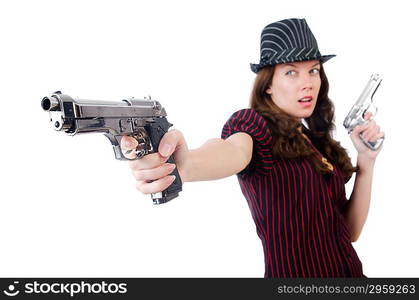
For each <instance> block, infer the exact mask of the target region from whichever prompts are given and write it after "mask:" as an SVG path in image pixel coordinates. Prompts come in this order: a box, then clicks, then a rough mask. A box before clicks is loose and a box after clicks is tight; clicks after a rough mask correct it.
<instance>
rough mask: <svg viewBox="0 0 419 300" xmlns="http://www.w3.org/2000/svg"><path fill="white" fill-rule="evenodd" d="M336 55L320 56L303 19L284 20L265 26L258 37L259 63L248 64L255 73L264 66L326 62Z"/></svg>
mask: <svg viewBox="0 0 419 300" xmlns="http://www.w3.org/2000/svg"><path fill="white" fill-rule="evenodd" d="M334 56H336V55H321V54H320V51H319V47H318V46H317V41H316V38H315V37H314V35H313V33H312V32H311V30H310V28H309V27H308V25H307V22H306V20H305V19H285V20H281V21H278V22H275V23H271V24H269V25H267V26H266V27H265V28H263V30H262V34H261V37H260V62H259V64H252V63H251V64H250V68H251V70H252V71H253V72H255V73H257V72H259V70H260V69H262V68H264V67H266V66H273V65H276V64H281V63H290V62H297V61H306V60H320V61H321V62H326V61H328V60H329V59H331V58H332V57H334Z"/></svg>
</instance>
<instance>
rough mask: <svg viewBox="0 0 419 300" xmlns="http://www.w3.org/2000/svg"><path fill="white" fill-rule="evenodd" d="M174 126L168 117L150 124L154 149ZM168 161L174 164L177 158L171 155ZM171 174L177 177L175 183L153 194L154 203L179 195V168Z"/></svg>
mask: <svg viewBox="0 0 419 300" xmlns="http://www.w3.org/2000/svg"><path fill="white" fill-rule="evenodd" d="M170 126H172V124H170V123H169V122H168V121H167V119H166V118H157V119H156V120H155V122H153V123H150V124H149V125H148V133H149V137H150V140H151V144H152V146H153V149H155V151H157V149H158V148H159V144H160V141H161V139H162V138H163V136H164V135H165V133H166V132H167V131H168V130H169V127H170ZM167 162H169V163H172V164H174V163H175V160H174V158H173V155H171V156H170V157H169V159H168V160H167ZM171 175H175V176H176V179H175V181H173V183H172V184H171V185H170V186H169V187H168V188H167V189H165V190H164V191H162V192H161V193H155V194H151V199H152V200H153V204H163V203H166V202H168V201H170V200H172V199H174V198H176V197H177V196H178V195H179V192H180V191H182V180H181V178H180V175H179V172H178V170H177V168H175V169H174V170H173V172H172V173H171Z"/></svg>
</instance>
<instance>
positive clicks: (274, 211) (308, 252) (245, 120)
mask: <svg viewBox="0 0 419 300" xmlns="http://www.w3.org/2000/svg"><path fill="white" fill-rule="evenodd" d="M237 132H245V133H247V134H249V135H250V136H251V137H252V139H253V145H254V146H253V157H252V160H251V162H250V163H249V165H248V166H247V167H246V168H245V169H244V170H242V171H241V172H240V173H238V174H237V178H238V181H239V184H240V187H241V190H242V192H243V195H244V196H245V198H246V200H247V202H248V205H249V208H250V211H251V214H252V217H253V220H254V222H255V225H256V232H257V234H258V236H259V237H260V239H261V241H262V245H263V250H264V257H265V277H366V276H365V275H363V271H362V264H361V262H360V260H359V258H358V256H357V254H356V252H355V249H354V248H353V247H352V243H351V240H350V235H349V231H348V228H347V226H346V224H345V221H344V218H343V216H342V213H341V210H342V207H343V205H344V204H345V202H346V201H347V199H346V195H345V180H344V176H343V173H342V172H341V171H340V170H339V168H337V167H336V165H333V172H331V173H330V174H326V175H322V174H320V173H318V172H317V171H316V170H315V168H314V166H312V164H311V163H310V162H309V161H308V160H306V159H282V158H281V159H276V158H274V157H273V155H272V136H271V134H270V132H269V128H268V125H267V122H266V121H265V119H264V118H263V117H262V116H261V115H259V114H258V113H257V112H256V111H255V110H253V109H242V110H239V111H237V112H235V113H234V114H233V115H232V116H231V117H230V118H229V120H228V121H227V122H226V124H225V125H224V127H223V129H222V134H221V137H222V138H223V139H226V138H227V137H229V136H230V135H232V134H234V133H237ZM309 144H310V145H311V147H314V146H313V145H312V144H311V143H309ZM315 150H316V151H317V149H315Z"/></svg>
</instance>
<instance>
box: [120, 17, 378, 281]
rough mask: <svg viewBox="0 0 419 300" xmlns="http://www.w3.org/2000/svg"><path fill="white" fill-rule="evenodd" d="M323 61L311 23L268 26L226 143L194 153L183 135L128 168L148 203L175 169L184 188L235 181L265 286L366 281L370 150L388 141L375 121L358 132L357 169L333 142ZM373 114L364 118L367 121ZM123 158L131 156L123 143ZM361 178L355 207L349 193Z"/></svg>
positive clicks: (129, 142) (129, 144) (128, 142)
mask: <svg viewBox="0 0 419 300" xmlns="http://www.w3.org/2000/svg"><path fill="white" fill-rule="evenodd" d="M333 56H334V55H327V56H322V55H321V54H320V51H319V50H318V46H317V42H316V39H315V37H314V35H313V34H312V33H311V30H310V28H309V27H308V25H307V23H306V21H305V19H286V20H282V21H278V22H275V23H272V24H269V25H267V26H266V27H265V28H264V29H263V31H262V35H261V59H260V63H259V64H251V69H252V71H254V72H255V73H257V76H256V79H255V83H254V87H253V91H252V95H251V101H250V108H248V109H242V110H240V111H238V112H235V113H234V114H233V115H232V116H231V117H230V119H229V120H228V121H227V123H226V124H225V125H224V127H223V130H222V138H221V139H210V140H208V141H207V142H206V143H205V144H204V145H203V146H201V147H200V148H198V149H194V150H188V147H187V145H186V141H185V139H184V138H183V136H182V133H181V132H179V131H178V130H172V131H169V132H168V133H166V134H165V136H164V137H163V139H162V141H161V143H160V145H159V149H158V153H153V154H150V155H147V156H146V157H144V158H142V159H139V160H136V161H131V162H129V165H130V167H131V169H132V171H133V175H134V177H135V179H136V180H137V188H138V190H140V191H141V192H143V193H146V194H148V193H156V192H159V191H162V190H164V189H166V188H167V187H168V186H169V185H170V184H171V183H172V182H173V180H174V178H173V176H168V174H170V173H171V172H172V171H173V169H174V167H175V165H172V164H168V163H165V162H166V161H167V159H168V157H169V156H170V155H171V154H172V153H174V157H175V162H176V166H177V168H178V171H179V175H180V177H181V179H182V181H183V182H188V181H198V180H214V179H219V178H223V177H227V176H231V175H233V174H237V176H238V180H239V183H240V186H241V189H242V192H243V195H244V196H245V198H246V199H247V201H248V204H249V208H250V210H251V212H252V216H253V219H254V221H255V224H256V229H257V233H258V235H259V237H260V239H261V240H262V244H263V249H264V254H265V277H364V276H365V275H364V274H363V271H362V264H361V262H360V260H359V259H358V256H357V254H356V252H355V250H354V248H353V247H352V244H351V242H354V241H356V240H357V239H358V237H359V235H360V233H361V230H362V227H363V225H364V223H365V220H366V217H367V214H368V208H369V202H370V198H371V184H372V175H373V168H374V163H375V159H376V157H377V155H378V153H379V152H380V150H381V149H379V150H378V151H372V150H370V149H369V148H368V147H366V146H365V145H364V144H363V142H362V140H361V137H360V135H362V138H363V139H364V140H366V141H368V140H369V141H375V140H378V139H379V138H381V137H384V133H383V132H380V128H379V127H378V126H377V124H376V123H375V121H373V120H371V121H369V122H368V123H367V124H366V125H364V126H357V127H356V128H355V129H354V130H353V132H352V133H351V140H352V142H353V144H354V146H355V148H356V150H357V151H358V159H357V167H353V166H352V164H351V160H350V158H349V157H348V155H347V152H346V151H345V149H343V148H342V147H341V146H340V144H339V143H338V142H336V141H335V140H334V139H333V138H332V131H333V129H334V124H333V119H334V107H333V104H332V102H331V101H330V100H329V98H328V95H327V94H328V81H327V77H326V75H325V73H324V70H323V63H324V62H326V61H327V60H329V59H330V58H332V57H333ZM370 117H371V114H370V113H367V115H365V116H364V118H365V119H366V120H368V119H369V118H370ZM122 143H123V145H122V146H123V148H124V149H125V150H130V149H134V148H135V147H136V145H137V143H136V141H135V140H134V139H132V138H126V137H124V139H123V141H122ZM353 172H356V178H355V185H354V189H353V192H352V195H351V197H350V199H349V200H347V199H346V195H345V186H344V184H345V183H346V182H347V181H348V180H349V179H350V178H351V176H352V173H353Z"/></svg>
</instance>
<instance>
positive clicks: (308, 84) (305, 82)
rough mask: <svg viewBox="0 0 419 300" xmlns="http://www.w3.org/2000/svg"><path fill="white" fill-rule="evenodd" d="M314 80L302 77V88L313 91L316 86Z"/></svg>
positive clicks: (308, 76)
mask: <svg viewBox="0 0 419 300" xmlns="http://www.w3.org/2000/svg"><path fill="white" fill-rule="evenodd" d="M313 80H314V79H313V78H312V77H311V76H310V75H306V76H302V88H303V89H312V88H313V86H314V83H313Z"/></svg>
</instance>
